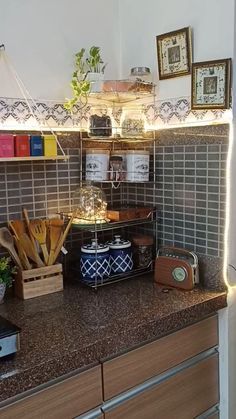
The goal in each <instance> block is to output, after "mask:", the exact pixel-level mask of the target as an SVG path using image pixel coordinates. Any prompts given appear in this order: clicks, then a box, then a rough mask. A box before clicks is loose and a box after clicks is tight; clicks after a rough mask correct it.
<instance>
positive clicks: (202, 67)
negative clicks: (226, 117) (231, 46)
mask: <svg viewBox="0 0 236 419" xmlns="http://www.w3.org/2000/svg"><path fill="white" fill-rule="evenodd" d="M230 73H231V58H226V59H223V60H214V61H204V62H202V63H193V66H192V92H191V108H192V109H228V108H229V107H230V89H231V75H230Z"/></svg>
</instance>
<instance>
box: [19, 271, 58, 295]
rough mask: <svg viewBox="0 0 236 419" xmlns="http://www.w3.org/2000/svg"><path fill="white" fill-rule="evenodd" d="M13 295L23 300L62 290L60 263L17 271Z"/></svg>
mask: <svg viewBox="0 0 236 419" xmlns="http://www.w3.org/2000/svg"><path fill="white" fill-rule="evenodd" d="M14 286H15V295H16V296H17V297H19V298H22V299H23V300H27V299H28V298H34V297H39V296H40V295H46V294H51V293H53V292H57V291H62V290H63V275H62V265H61V264H60V263H57V264H56V265H52V266H44V267H42V268H35V269H30V270H26V271H20V270H19V271H18V273H17V276H16V280H15V284H14Z"/></svg>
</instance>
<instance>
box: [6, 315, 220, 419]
mask: <svg viewBox="0 0 236 419" xmlns="http://www.w3.org/2000/svg"><path fill="white" fill-rule="evenodd" d="M217 345H218V321H217V316H216V315H215V316H212V317H209V318H207V319H205V320H202V321H201V322H198V323H195V324H193V325H191V326H188V327H186V328H184V329H181V330H179V331H177V332H175V333H173V334H170V335H168V336H165V337H163V338H161V339H158V340H156V341H155V342H152V343H149V344H146V345H143V346H142V347H140V348H138V349H135V350H131V351H130V352H128V353H126V354H124V355H122V356H119V357H117V358H114V359H111V360H108V361H106V362H104V364H103V365H98V366H96V367H94V368H92V369H90V370H87V371H85V372H83V373H80V374H78V375H76V376H73V377H71V378H68V379H66V380H64V381H61V382H59V383H57V384H54V385H51V386H49V387H48V388H46V389H44V390H41V391H38V392H37V393H34V394H33V395H31V396H28V397H25V398H23V399H21V400H19V401H17V402H15V403H14V404H11V405H9V406H7V407H5V408H2V409H0V419H12V418H17V419H73V418H78V419H144V418H145V419H153V418H156V417H158V418H160V419H173V418H174V419H194V418H196V417H198V416H199V415H200V417H201V415H202V414H203V413H204V412H206V411H208V410H209V409H210V412H213V410H214V409H211V408H213V407H214V406H217V404H218V402H219V391H218V381H219V377H218V353H217V351H216V346H217ZM217 415H218V414H217V413H211V415H210V414H209V416H204V417H209V419H217ZM199 419H200V418H199ZM218 419H219V418H218Z"/></svg>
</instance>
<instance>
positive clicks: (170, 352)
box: [103, 316, 218, 400]
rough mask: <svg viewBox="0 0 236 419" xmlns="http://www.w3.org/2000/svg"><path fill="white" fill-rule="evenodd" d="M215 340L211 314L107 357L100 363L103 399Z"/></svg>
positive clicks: (177, 361) (215, 319)
mask: <svg viewBox="0 0 236 419" xmlns="http://www.w3.org/2000/svg"><path fill="white" fill-rule="evenodd" d="M217 344H218V324H217V316H212V317H210V318H207V319H205V320H202V321H201V322H199V323H195V324H193V325H191V326H188V327H186V328H184V329H182V330H179V331H178V332H175V333H172V334H170V335H168V336H165V337H163V338H161V339H159V340H157V341H155V342H152V343H149V344H147V345H145V346H143V347H141V348H138V349H135V350H133V351H130V352H128V353H126V354H124V355H121V356H119V357H117V358H115V359H111V360H109V361H106V362H105V363H104V365H103V379H104V397H105V400H108V399H110V398H112V397H114V396H116V395H117V394H119V393H122V392H123V391H126V390H128V389H130V388H132V387H134V386H136V385H138V384H141V383H142V382H143V381H145V380H148V379H149V378H151V377H154V376H155V375H158V374H160V373H162V372H164V371H165V370H167V369H169V368H172V367H174V366H175V365H177V364H179V363H181V362H183V361H185V360H186V359H188V358H191V357H193V356H195V355H197V354H198V353H200V352H203V351H205V350H207V349H209V348H212V347H213V346H215V345H217Z"/></svg>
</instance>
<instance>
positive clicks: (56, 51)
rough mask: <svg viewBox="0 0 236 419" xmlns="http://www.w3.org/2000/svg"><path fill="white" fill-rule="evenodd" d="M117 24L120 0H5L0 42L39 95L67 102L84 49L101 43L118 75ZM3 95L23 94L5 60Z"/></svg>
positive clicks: (0, 2) (112, 73)
mask: <svg viewBox="0 0 236 419" xmlns="http://www.w3.org/2000/svg"><path fill="white" fill-rule="evenodd" d="M118 25H119V19H118V1H117V0H99V1H98V0H96V1H95V0H86V1H85V0H0V44H1V43H4V44H5V45H6V51H7V53H8V55H9V56H10V58H11V60H12V61H13V63H14V66H15V68H16V70H17V72H18V73H19V75H20V77H21V78H22V79H23V81H24V83H25V84H26V86H27V87H28V89H29V91H30V93H31V95H32V96H33V97H35V98H45V99H62V100H64V98H65V96H66V95H68V93H69V92H70V89H68V84H69V81H70V77H71V74H72V70H73V55H74V53H75V52H77V51H78V50H79V49H80V48H81V47H90V46H92V45H96V46H100V47H101V50H102V56H103V58H104V61H105V62H108V63H109V64H108V66H107V68H106V77H107V78H117V77H118V71H119V30H118ZM0 96H10V97H19V96H20V94H19V91H18V89H17V88H16V85H15V84H14V83H12V79H11V77H9V74H8V72H7V71H6V67H5V65H3V63H1V61H0Z"/></svg>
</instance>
